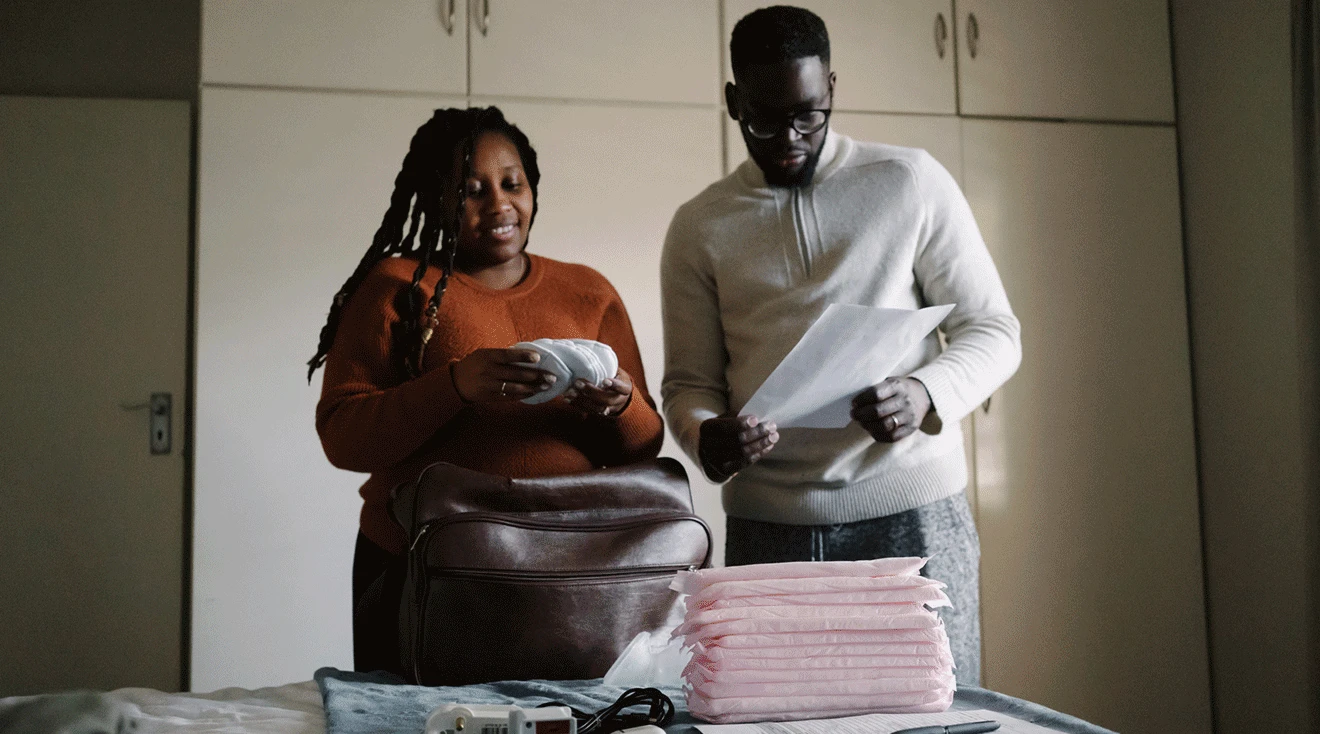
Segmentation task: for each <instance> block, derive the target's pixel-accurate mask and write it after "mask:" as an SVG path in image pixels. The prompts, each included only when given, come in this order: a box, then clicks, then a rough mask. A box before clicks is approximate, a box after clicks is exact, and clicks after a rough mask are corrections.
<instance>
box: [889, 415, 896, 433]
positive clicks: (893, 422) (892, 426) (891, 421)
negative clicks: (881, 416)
mask: <svg viewBox="0 0 1320 734" xmlns="http://www.w3.org/2000/svg"><path fill="white" fill-rule="evenodd" d="M896 428H898V416H897V415H891V416H889V430H891V431H892V430H894V429H896Z"/></svg>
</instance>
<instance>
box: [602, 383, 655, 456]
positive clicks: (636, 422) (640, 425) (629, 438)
mask: <svg viewBox="0 0 1320 734" xmlns="http://www.w3.org/2000/svg"><path fill="white" fill-rule="evenodd" d="M652 414H655V409H654V408H652V407H651V406H650V405H649V404H648V403H647V402H646V400H644V399H642V398H639V397H638V396H637V389H636V388H635V387H634V388H633V391H632V394H631V395H629V396H628V404H627V405H625V406H623V410H621V411H619V412H618V413H617V414H615V415H611V416H605V417H604V418H603V420H606V421H613V422H615V423H616V424H617V425H618V427H619V435H620V437H622V439H623V445H624V446H639V445H642V444H645V443H646V442H647V441H650V440H651V438H652V437H653V435H654V432H655V425H654V424H652V423H651V421H650V420H647V418H648V417H649V416H650V415H652ZM655 422H656V423H660V422H661V421H660V420H659V415H658V414H657V415H655Z"/></svg>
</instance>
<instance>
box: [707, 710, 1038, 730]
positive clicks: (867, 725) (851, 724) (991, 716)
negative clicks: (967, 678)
mask: <svg viewBox="0 0 1320 734" xmlns="http://www.w3.org/2000/svg"><path fill="white" fill-rule="evenodd" d="M973 721H998V722H999V729H997V730H996V731H995V734H1058V733H1057V732H1055V730H1054V729H1046V728H1045V727H1043V726H1040V725H1038V724H1033V723H1031V722H1029V721H1023V720H1022V719H1015V718H1013V717H1012V716H1009V715H1007V714H1001V713H997V712H994V711H986V710H984V709H975V710H971V711H945V712H944V713H942V714H868V715H866V716H850V717H848V718H846V719H812V720H808V721H779V722H767V723H764V724H697V730H698V731H700V732H702V734H893V733H894V732H896V731H902V730H903V729H915V728H917V727H919V726H949V725H951V724H970V723H971V722H973Z"/></svg>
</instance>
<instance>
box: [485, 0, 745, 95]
mask: <svg viewBox="0 0 1320 734" xmlns="http://www.w3.org/2000/svg"><path fill="white" fill-rule="evenodd" d="M472 13H473V19H472V90H471V91H472V94H474V95H498V96H505V97H538V98H547V97H548V98H560V99H573V100H606V99H610V100H627V101H646V102H672V103H687V104H717V103H718V100H719V97H720V85H719V71H718V70H719V32H718V30H717V29H718V28H719V8H718V6H717V4H716V2H715V0H666V1H665V2H661V3H657V2H652V1H651V0H577V1H576V2H544V0H473V3H472Z"/></svg>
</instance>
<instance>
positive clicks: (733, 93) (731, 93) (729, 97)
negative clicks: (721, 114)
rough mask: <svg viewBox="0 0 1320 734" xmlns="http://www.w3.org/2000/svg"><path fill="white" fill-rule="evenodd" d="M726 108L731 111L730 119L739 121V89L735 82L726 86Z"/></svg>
mask: <svg viewBox="0 0 1320 734" xmlns="http://www.w3.org/2000/svg"><path fill="white" fill-rule="evenodd" d="M724 106H725V107H727V108H728V109H729V117H731V118H733V119H735V120H736V119H738V87H737V85H735V84H734V83H733V82H726V83H725V84H724Z"/></svg>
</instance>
